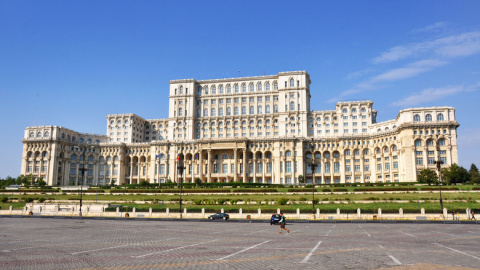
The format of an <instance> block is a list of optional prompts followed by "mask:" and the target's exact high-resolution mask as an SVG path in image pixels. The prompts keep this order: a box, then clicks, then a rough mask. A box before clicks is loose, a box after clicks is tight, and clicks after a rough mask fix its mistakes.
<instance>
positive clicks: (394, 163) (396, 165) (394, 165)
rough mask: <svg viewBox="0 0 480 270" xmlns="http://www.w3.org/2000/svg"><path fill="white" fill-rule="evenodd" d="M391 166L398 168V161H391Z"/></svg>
mask: <svg viewBox="0 0 480 270" xmlns="http://www.w3.org/2000/svg"><path fill="white" fill-rule="evenodd" d="M393 168H394V169H398V161H394V162H393Z"/></svg>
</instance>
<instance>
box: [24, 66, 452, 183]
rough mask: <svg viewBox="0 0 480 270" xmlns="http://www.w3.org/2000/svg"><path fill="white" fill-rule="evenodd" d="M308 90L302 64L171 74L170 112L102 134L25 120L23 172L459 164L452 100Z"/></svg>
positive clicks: (258, 174) (234, 173)
mask: <svg viewBox="0 0 480 270" xmlns="http://www.w3.org/2000/svg"><path fill="white" fill-rule="evenodd" d="M310 97H311V94H310V76H309V74H308V73H307V72H305V71H295V72H281V73H278V74H277V75H271V76H259V77H244V78H231V79H217V80H202V81H196V80H193V79H187V80H173V81H170V96H169V117H168V118H167V119H144V118H142V117H140V116H137V115H135V114H114V115H108V116H107V117H106V118H107V135H96V134H87V133H81V132H77V131H73V130H70V129H67V128H64V127H59V126H35V127H27V128H26V129H25V134H24V138H23V140H22V142H23V156H22V168H21V173H22V174H25V175H28V174H32V175H33V176H34V177H43V179H44V180H45V181H46V182H47V184H48V185H53V186H56V185H59V186H65V185H82V184H84V185H97V184H99V185H105V184H110V183H112V181H114V183H115V184H128V183H140V182H141V181H144V180H145V181H148V182H150V183H164V182H167V181H172V182H177V181H179V178H180V179H182V181H184V182H194V181H195V179H196V178H200V179H201V180H202V181H203V182H231V181H234V182H255V183H274V184H297V183H298V181H299V176H302V177H303V178H304V179H305V180H306V182H307V183H312V181H313V180H314V181H315V183H317V184H324V183H364V182H412V181H416V174H417V173H418V172H419V171H420V170H422V169H424V168H432V169H435V164H434V161H435V160H442V161H444V165H443V166H449V165H450V164H452V163H458V153H457V127H458V126H459V124H458V123H457V122H456V120H455V109H454V108H452V107H429V108H410V109H406V110H402V111H400V112H399V114H398V115H397V117H396V119H393V120H389V121H385V122H377V121H376V116H377V111H376V110H374V109H373V102H372V101H352V102H339V103H337V104H336V106H335V109H334V110H328V111H311V110H310ZM312 164H315V165H316V166H315V167H316V168H315V171H314V172H313V173H312ZM179 165H181V166H179ZM179 167H184V168H185V170H184V172H182V173H180V170H179V169H178V168H179ZM82 168H85V170H84V172H85V174H84V175H83V176H82ZM302 177H301V178H302Z"/></svg>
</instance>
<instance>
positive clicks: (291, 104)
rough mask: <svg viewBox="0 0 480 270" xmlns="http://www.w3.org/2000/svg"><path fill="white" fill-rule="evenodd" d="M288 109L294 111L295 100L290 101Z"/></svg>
mask: <svg viewBox="0 0 480 270" xmlns="http://www.w3.org/2000/svg"><path fill="white" fill-rule="evenodd" d="M290 111H295V102H293V101H291V102H290Z"/></svg>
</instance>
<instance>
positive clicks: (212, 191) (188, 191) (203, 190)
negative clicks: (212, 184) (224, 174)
mask: <svg viewBox="0 0 480 270" xmlns="http://www.w3.org/2000/svg"><path fill="white" fill-rule="evenodd" d="M182 192H184V193H230V189H225V188H222V189H220V188H210V189H183V190H182ZM162 193H180V189H179V188H177V189H165V190H162Z"/></svg>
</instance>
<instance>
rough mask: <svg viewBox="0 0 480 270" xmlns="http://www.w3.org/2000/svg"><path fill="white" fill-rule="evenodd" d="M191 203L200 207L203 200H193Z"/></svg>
mask: <svg viewBox="0 0 480 270" xmlns="http://www.w3.org/2000/svg"><path fill="white" fill-rule="evenodd" d="M193 203H194V204H196V205H201V204H202V203H203V200H201V199H195V200H193Z"/></svg>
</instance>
